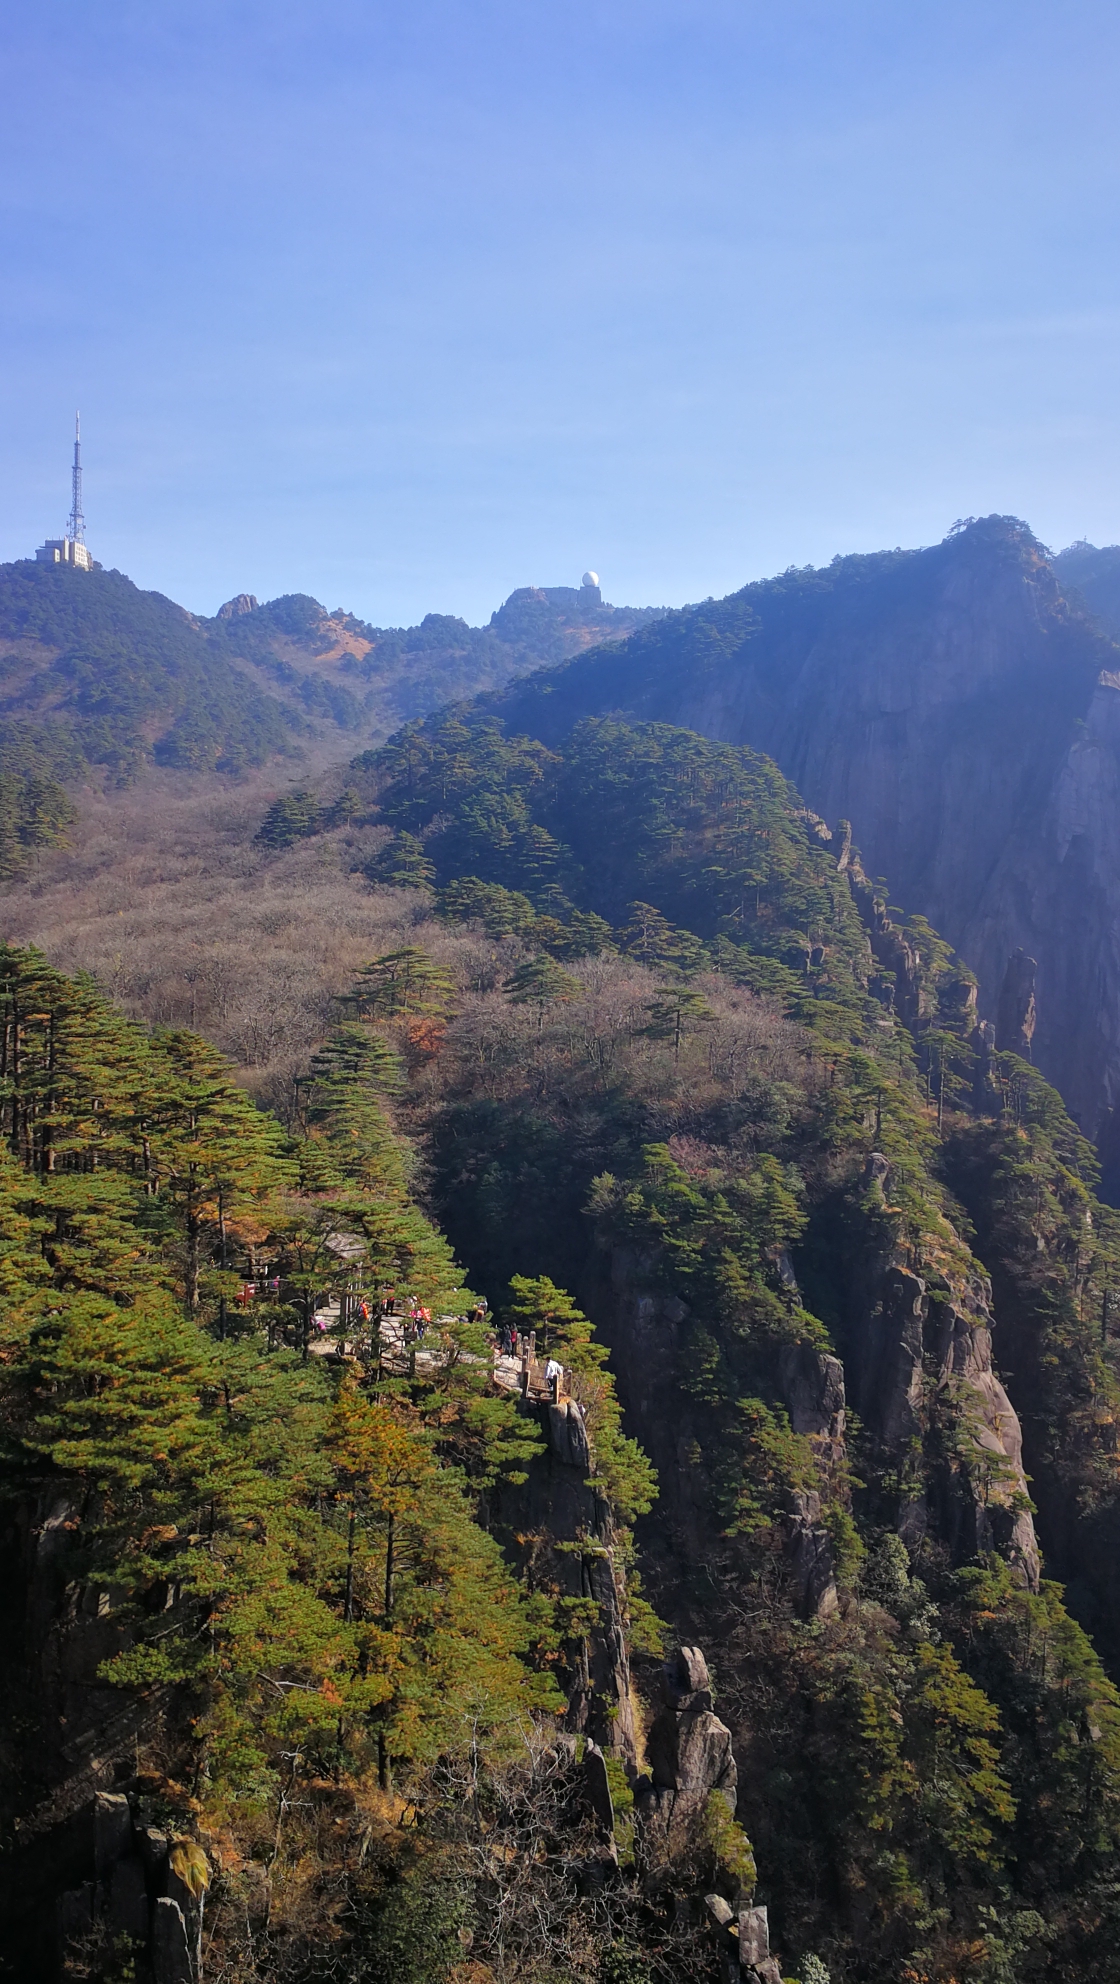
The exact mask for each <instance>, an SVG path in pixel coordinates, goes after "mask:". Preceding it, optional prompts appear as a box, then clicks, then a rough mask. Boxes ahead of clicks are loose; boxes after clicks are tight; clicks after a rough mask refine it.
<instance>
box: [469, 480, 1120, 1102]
mask: <svg viewBox="0 0 1120 1984" xmlns="http://www.w3.org/2000/svg"><path fill="white" fill-rule="evenodd" d="M495 708H496V709H497V711H498V713H499V714H501V715H502V716H503V717H505V718H506V719H507V720H508V721H509V722H510V724H511V726H512V727H514V728H518V729H520V728H524V729H526V730H528V731H529V732H530V733H531V734H532V735H534V736H540V737H543V738H544V739H545V740H546V741H552V740H553V739H556V738H558V737H560V736H561V735H562V734H563V733H564V732H565V731H566V730H567V729H568V728H570V726H571V724H572V723H573V722H575V721H578V719H579V717H581V716H583V715H588V714H597V713H600V712H603V711H607V710H611V711H615V710H620V711H625V712H627V713H629V714H632V715H635V716H637V717H640V718H644V719H656V720H663V721H667V722H671V723H676V724H682V725H685V726H687V727H689V728H691V729H695V730H698V731H701V732H702V733H703V734H705V735H707V736H710V737H714V738H717V739H720V740H722V741H725V742H730V743H737V744H749V745H751V746H753V747H754V748H755V749H757V750H762V751H765V752H768V753H769V754H770V755H771V756H772V757H773V758H775V759H776V761H777V762H778V764H779V765H780V766H781V768H782V770H783V771H784V772H785V773H786V775H787V776H788V777H789V778H790V779H791V780H792V781H793V782H794V784H795V785H796V786H797V788H798V790H799V792H800V793H801V794H802V795H803V797H804V799H805V800H806V801H807V803H808V804H809V805H810V806H811V807H813V808H814V809H815V810H816V811H817V812H818V813H820V814H822V815H823V816H824V818H825V819H826V820H828V821H829V822H830V823H831V824H833V825H834V826H835V825H836V823H837V822H838V821H840V820H849V821H851V823H852V828H853V831H854V836H855V840H856V842H857V844H858V845H859V847H860V849H861V850H862V854H863V860H864V865H865V867H866V869H867V871H868V873H869V874H871V875H876V874H878V873H883V874H885V875H888V876H889V877H890V886H891V889H892V891H893V894H894V898H895V900H896V901H897V902H899V903H901V904H902V905H903V906H904V907H905V908H906V909H907V910H908V911H909V912H911V913H920V914H922V915H924V916H926V917H927V918H928V919H929V921H930V922H931V923H932V924H933V925H934V926H935V927H936V928H937V929H938V930H939V931H941V933H942V934H943V935H944V936H945V937H947V938H948V940H949V941H950V942H951V943H952V944H953V945H954V946H955V947H956V949H957V950H958V952H959V953H960V954H961V956H962V957H963V958H964V959H965V960H966V961H967V963H968V964H969V965H970V966H971V967H972V968H973V970H974V971H975V972H976V973H977V975H978V977H979V980H980V1001H979V1007H980V1016H981V1017H982V1018H983V1019H986V1020H991V1021H995V1020H996V1019H997V1011H998V1009H999V1006H1000V995H1001V991H1002V990H1003V987H1004V978H1005V973H1006V969H1007V964H1008V960H1009V959H1010V958H1011V957H1012V955H1013V953H1015V952H1016V951H1021V952H1022V953H1023V955H1024V958H1025V959H1033V960H1035V961H1036V964H1037V976H1036V979H1035V982H1034V984H1033V986H1032V988H1031V990H1032V992H1033V996H1034V999H1035V1002H1036V1015H1035V1018H1036V1024H1035V1026H1034V1029H1033V1039H1031V1040H1029V1041H1028V1039H1019V1038H1018V1037H1017V1038H1016V1040H1015V1041H1012V1040H1008V1042H1007V1044H1008V1045H1018V1046H1019V1048H1020V1051H1022V1048H1023V1047H1025V1046H1027V1045H1028V1044H1029V1049H1030V1052H1031V1053H1032V1055H1033V1058H1034V1060H1035V1062H1036V1063H1037V1065H1038V1066H1039V1067H1040V1068H1041V1069H1042V1071H1043V1072H1044V1073H1045V1074H1046V1075H1047V1076H1048V1078H1049V1079H1051V1080H1052V1081H1054V1083H1055V1084H1056V1085H1057V1086H1058V1087H1059V1088H1060V1089H1061V1091H1062V1093H1063V1095H1064V1096H1065V1098H1066V1100H1067V1103H1068V1104H1069V1105H1070V1107H1071V1109H1072V1110H1073V1111H1074V1113H1075V1114H1076V1115H1077V1117H1078V1119H1079V1121H1080V1122H1081V1123H1082V1125H1083V1126H1084V1128H1085V1129H1086V1130H1087V1132H1088V1133H1089V1134H1091V1135H1094V1136H1099V1135H1104V1136H1105V1138H1106V1140H1107V1138H1108V1135H1109V1125H1110V1122H1111V1113H1112V1111H1113V1109H1114V1108H1115V1106H1116V1104H1117V1102H1118V1101H1120V651H1118V650H1117V648H1116V647H1115V646H1114V644H1113V643H1112V641H1111V640H1110V639H1109V638H1108V636H1107V635H1106V633H1105V632H1104V631H1103V628H1102V627H1101V626H1100V625H1099V624H1098V623H1097V622H1095V621H1093V620H1092V619H1091V618H1090V617H1089V615H1088V614H1087V612H1086V611H1085V610H1084V609H1083V608H1082V607H1080V606H1079V605H1078V604H1077V603H1073V604H1071V603H1070V602H1069V601H1067V599H1066V598H1065V596H1064V594H1063V592H1062V589H1061V586H1060V584H1059V581H1058V579H1057V577H1056V576H1055V573H1054V570H1053V569H1052V567H1051V565H1050V563H1049V562H1048V560H1047V558H1046V556H1045V555H1044V552H1043V550H1042V548H1041V547H1040V546H1039V545H1037V544H1036V543H1035V541H1034V539H1033V538H1032V537H1031V535H1030V532H1029V531H1028V530H1027V529H1026V527H1025V526H1024V525H1020V524H1017V523H1016V522H1015V520H1014V519H1007V518H998V517H997V518H988V519H986V520H984V521H983V522H980V523H973V524H971V525H969V526H968V527H967V528H965V529H962V530H959V531H958V532H956V533H955V534H954V535H952V536H950V537H949V538H947V539H946V541H945V542H944V543H943V544H940V545H936V546H934V547H933V548H932V549H929V550H924V551H916V552H892V553H882V554H880V555H878V556H876V557H870V558H847V559H838V560H837V561H835V563H834V564H833V565H832V566H830V567H828V568H827V569H826V570H823V571H819V572H816V571H812V570H808V571H804V572H790V573H787V574H785V575H784V576H783V577H782V578H779V579H774V580H769V581H767V582H765V583H761V584H757V585H751V586H747V587H746V588H745V589H744V590H743V592H741V593H738V594H735V595H733V596H732V597H731V598H729V599H727V600H723V601H720V602H717V603H714V604H709V605H705V606H703V607H696V608H688V609H686V610H685V611H683V612H681V613H675V614H671V615H669V616H668V617H667V618H666V619H665V620H663V621H662V622H660V623H659V624H658V625H656V626H654V627H652V628H649V629H648V630H644V631H643V632H640V633H639V634H637V635H636V636H635V637H633V638H632V639H631V640H629V641H628V642H626V643H625V644H624V645H623V646H622V647H621V648H619V649H617V650H614V651H613V652H608V651H606V650H600V651H599V652H598V653H596V654H592V655H591V656H589V657H581V658H579V659H577V660H575V661H573V662H571V663H569V664H568V665H567V666H566V667H564V668H561V669H556V670H553V671H550V672H548V673H546V674H543V675H540V676H537V677H536V678H534V679H533V680H532V681H530V682H526V683H523V684H517V685H515V686H514V688H513V689H512V690H509V691H506V692H505V696H504V697H503V698H500V699H497V700H496V702H495ZM1019 975H1020V976H1022V967H1020V974H1019ZM1001 1044H1003V1043H1002V1042H1001Z"/></svg>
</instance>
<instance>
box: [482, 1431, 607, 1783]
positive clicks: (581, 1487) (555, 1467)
mask: <svg viewBox="0 0 1120 1984" xmlns="http://www.w3.org/2000/svg"><path fill="white" fill-rule="evenodd" d="M525 1410H527V1411H531V1412H533V1414H534V1416H535V1417H536V1418H537V1419H538V1420H539V1421H540V1424H541V1428H542V1431H543V1432H544V1434H545V1438H546V1442H547V1446H546V1451H545V1453H544V1454H542V1455H540V1456H538V1457H537V1458H536V1459H534V1460H533V1461H532V1462H531V1464H530V1467H529V1478H528V1480H527V1481H526V1482H525V1483H524V1484H523V1485H521V1486H519V1487H511V1486H506V1487H504V1488H502V1489H501V1490H500V1491H499V1492H498V1493H497V1495H496V1498H495V1504H494V1513H495V1515H496V1516H497V1519H498V1521H499V1523H500V1524H503V1525H506V1526H508V1528H509V1530H510V1531H511V1532H513V1533H515V1534H516V1535H517V1536H518V1538H519V1539H522V1540H523V1547H526V1548H530V1549H532V1550H534V1551H535V1552H537V1553H538V1555H539V1556H540V1557H547V1562H548V1576H549V1579H550V1580H551V1581H552V1582H553V1583H554V1584H555V1585H556V1586H557V1587H558V1588H559V1589H560V1590H561V1591H563V1592H566V1593H567V1594H568V1595H569V1596H570V1597H573V1598H577V1597H578V1598H593V1599H594V1600H595V1601H596V1603H597V1605H598V1607H599V1617H600V1621H601V1624H600V1625H599V1627H598V1628H597V1629H596V1631H595V1632H594V1633H593V1634H592V1635H591V1636H590V1639H589V1640H588V1642H587V1646H586V1653H585V1657H584V1661H583V1666H582V1670H581V1672H580V1675H579V1677H578V1679H577V1682H576V1686H575V1688H574V1690H573V1692H572V1694H571V1697H570V1700H569V1703H568V1714H567V1717H566V1722H567V1726H568V1728H569V1729H574V1730H582V1731H583V1732H584V1733H585V1734H586V1735H588V1736H589V1737H591V1738H592V1739H594V1740H595V1741H596V1742H598V1743H601V1744H603V1745H604V1746H605V1747H606V1748H608V1749H613V1750H617V1751H619V1752H620V1753H621V1754H622V1755H623V1756H624V1757H625V1758H627V1760H628V1761H630V1762H633V1761H634V1759H635V1756H636V1741H635V1731H634V1709H633V1703H632V1701H631V1696H630V1663H629V1656H628V1653H627V1646H626V1629H625V1617H624V1614H625V1598H626V1586H625V1578H624V1576H623V1572H622V1569H621V1566H620V1565H619V1563H618V1561H617V1558H616V1549H615V1545H616V1537H615V1530H614V1524H613V1521H612V1518H611V1513H610V1509H609V1507H608V1505H607V1503H606V1502H605V1501H604V1500H603V1499H602V1497H601V1496H599V1495H597V1494H596V1493H595V1490H594V1488H593V1487H591V1486H589V1485H588V1484H589V1479H590V1476H591V1468H592V1452H591V1445H590V1442H589V1440H588V1435H587V1428H586V1426H585V1424H584V1421H583V1417H582V1415H581V1413H580V1410H579V1407H578V1405H577V1404H576V1403H575V1401H574V1400H572V1399H568V1400H565V1401H564V1403H563V1404H561V1405H540V1406H536V1405H529V1406H526V1407H525ZM579 1543H584V1544H586V1548H585V1549H582V1550H581V1549H574V1550H573V1549H572V1548H571V1547H570V1546H571V1545H572V1544H579ZM557 1544H563V1545H565V1546H567V1547H565V1548H563V1549H557V1548H556V1545H557Z"/></svg>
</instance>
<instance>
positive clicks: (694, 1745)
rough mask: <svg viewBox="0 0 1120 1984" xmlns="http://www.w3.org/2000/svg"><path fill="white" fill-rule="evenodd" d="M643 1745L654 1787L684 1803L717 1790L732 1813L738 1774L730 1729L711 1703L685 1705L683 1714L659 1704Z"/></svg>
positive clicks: (700, 1800) (697, 1802)
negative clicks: (707, 1706)
mask: <svg viewBox="0 0 1120 1984" xmlns="http://www.w3.org/2000/svg"><path fill="white" fill-rule="evenodd" d="M646 1747H647V1754H648V1757H649V1764H650V1771H651V1774H652V1777H653V1785H654V1790H655V1791H656V1792H671V1793H676V1795H677V1797H678V1798H682V1799H684V1800H685V1801H687V1802H688V1803H689V1804H695V1805H702V1804H704V1803H705V1801H706V1800H707V1798H708V1796H709V1795H710V1793H711V1792H713V1791H718V1792H719V1794H720V1796H721V1797H722V1798H723V1800H724V1802H725V1803H726V1805H727V1808H728V1813H729V1815H730V1816H731V1817H734V1814H735V1805H736V1797H737V1790H738V1782H739V1776H738V1771H737V1770H736V1767H735V1758H734V1756H733V1754H732V1749H731V1731H730V1729H728V1727H727V1725H726V1723H724V1722H721V1721H720V1719H719V1717H718V1715H713V1713H712V1711H711V1709H699V1710H692V1709H689V1710H686V1711H685V1713H684V1714H683V1715H677V1714H675V1713H674V1711H673V1710H672V1709H662V1711H661V1714H660V1715H659V1716H658V1717H657V1719H656V1721H655V1722H654V1724H653V1727H652V1728H651V1730H650V1732H649V1737H648V1740H647V1746H646Z"/></svg>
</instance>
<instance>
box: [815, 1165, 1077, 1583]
mask: <svg viewBox="0 0 1120 1984" xmlns="http://www.w3.org/2000/svg"><path fill="white" fill-rule="evenodd" d="M884 1177H887V1179H888V1182H889V1168H886V1167H885V1166H884V1160H883V1159H882V1157H881V1156H880V1155H879V1154H878V1153H874V1154H873V1155H872V1157H871V1159H870V1161H869V1164H868V1168H867V1178H868V1182H871V1183H877V1184H880V1185H881V1184H882V1181H883V1179H884ZM849 1305H850V1306H849V1310H848V1318H849V1320H848V1323H847V1327H846V1332H845V1335H846V1341H845V1345H844V1350H845V1357H844V1368H845V1371H846V1373H847V1380H848V1387H849V1390H850V1393H851V1396H852V1399H853V1402H854V1407H855V1410H856V1411H858V1413H859V1415H860V1418H861V1419H862V1421H863V1423H864V1425H865V1426H866V1428H867V1430H868V1432H869V1433H870V1434H871V1436H872V1437H873V1438H874V1439H875V1440H876V1441H877V1442H878V1443H879V1445H880V1447H881V1448H882V1450H883V1451H884V1453H885V1454H887V1455H890V1456H893V1457H897V1459H898V1460H899V1462H900V1463H901V1462H902V1461H903V1460H904V1457H905V1456H906V1454H907V1453H908V1452H909V1451H911V1450H912V1449H913V1447H914V1444H915V1442H922V1441H923V1440H924V1439H925V1438H926V1436H927V1434H928V1432H929V1430H930V1427H931V1424H932V1422H933V1418H934V1416H935V1415H936V1414H937V1413H938V1412H939V1411H940V1413H941V1414H942V1415H944V1414H945V1412H946V1411H948V1412H952V1413H954V1414H955V1415H956V1416H957V1419H958V1421H959V1424H960V1426H961V1428H962V1434H961V1442H960V1444H961V1447H962V1451H963V1454H964V1458H963V1459H962V1460H961V1464H960V1467H959V1469H958V1470H957V1472H956V1473H955V1474H954V1475H953V1477H952V1479H951V1480H949V1481H946V1480H945V1479H943V1478H940V1477H939V1475H938V1471H937V1469H936V1468H934V1469H927V1470H925V1471H924V1478H923V1485H922V1486H921V1487H920V1488H918V1489H916V1490H915V1494H914V1497H913V1499H912V1500H910V1501H909V1502H905V1501H904V1503H903V1508H902V1513H901V1518H900V1525H899V1526H900V1530H901V1533H902V1535H903V1538H904V1540H905V1541H906V1543H907V1545H908V1546H909V1547H911V1548H913V1547H915V1546H916V1545H917V1544H918V1543H919V1542H920V1541H921V1538H922V1537H923V1536H924V1535H925V1533H926V1531H927V1529H930V1528H935V1529H936V1530H937V1531H938V1532H939V1533H940V1534H941V1536H942V1537H943V1538H944V1539H945V1540H946V1541H947V1542H948V1543H949V1544H950V1546H951V1547H952V1548H953V1550H954V1554H955V1555H956V1556H957V1557H958V1559H961V1560H963V1559H965V1558H968V1557H970V1556H972V1555H974V1554H975V1553H976V1552H977V1551H984V1550H991V1549H997V1550H999V1551H1000V1553H1001V1554H1002V1555H1004V1556H1005V1557H1006V1558H1007V1559H1008V1561H1009V1563H1011V1564H1012V1566H1013V1567H1014V1568H1015V1569H1016V1570H1017V1571H1018V1573H1019V1575H1020V1576H1021V1577H1022V1579H1023V1581H1024V1583H1026V1584H1028V1585H1029V1586H1030V1587H1031V1588H1032V1590H1033V1589H1036V1588H1037V1585H1038V1579H1039V1571H1040V1559H1039V1551H1038V1542H1037V1539H1036V1537H1035V1531H1034V1523H1033V1520H1032V1518H1031V1515H1030V1512H1029V1510H1028V1509H1027V1508H1026V1507H1025V1506H1022V1504H1023V1503H1025V1501H1026V1499H1027V1481H1026V1476H1025V1474H1024V1472H1023V1437H1022V1429H1021V1427H1020V1425H1019V1419H1018V1416H1017V1414H1016V1412H1015V1409H1014V1407H1013V1405H1012V1404H1011V1401H1010V1399H1009V1398H1008V1395H1007V1393H1006V1391H1005V1390H1004V1387H1003V1385H1002V1384H1001V1383H1000V1380H999V1378H998V1377H997V1375H996V1373H995V1371H994V1369H993V1367H992V1312H991V1285H990V1283H989V1282H988V1281H987V1279H986V1278H985V1277H984V1276H983V1275H982V1274H980V1273H979V1271H978V1270H977V1271H974V1272H973V1273H971V1274H970V1275H968V1276H965V1275H964V1274H963V1273H961V1272H960V1271H959V1270H957V1271H955V1272H954V1273H953V1274H952V1276H951V1279H948V1280H947V1283H946V1285H944V1286H940V1287H938V1288H936V1289H932V1290H931V1287H930V1285H929V1284H928V1283H927V1281H926V1280H924V1279H923V1278H922V1277H921V1276H920V1275H918V1274H916V1273H915V1272H914V1271H913V1270H912V1269H911V1268H909V1267H908V1266H907V1265H905V1264H904V1263H903V1262H902V1261H900V1260H898V1259H896V1258H886V1259H884V1258H878V1259H871V1260H867V1261H865V1262H864V1263H863V1264H862V1266H861V1267H857V1269H856V1270H855V1272H854V1274H853V1281H852V1287H851V1290H850V1294H849Z"/></svg>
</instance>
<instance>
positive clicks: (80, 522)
mask: <svg viewBox="0 0 1120 1984" xmlns="http://www.w3.org/2000/svg"><path fill="white" fill-rule="evenodd" d="M35 557H36V560H37V561H38V563H39V564H40V565H76V566H77V567H78V569H79V571H82V572H99V571H100V570H101V567H100V565H98V564H97V562H96V560H95V559H93V558H91V557H90V555H89V547H88V545H87V544H86V520H85V517H84V516H83V514H82V417H81V414H80V413H76V414H75V415H74V466H73V468H72V469H71V471H70V515H69V517H68V518H67V520H66V535H65V537H48V539H47V541H46V543H45V544H41V545H40V546H39V549H38V550H37V551H36V553H35Z"/></svg>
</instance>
